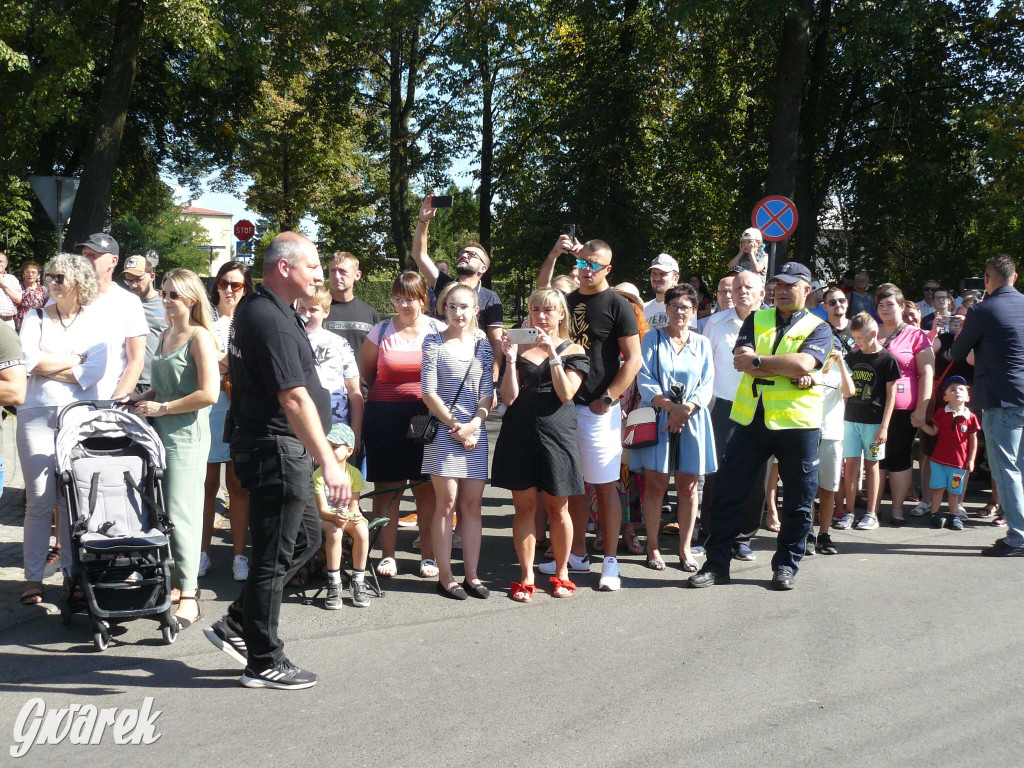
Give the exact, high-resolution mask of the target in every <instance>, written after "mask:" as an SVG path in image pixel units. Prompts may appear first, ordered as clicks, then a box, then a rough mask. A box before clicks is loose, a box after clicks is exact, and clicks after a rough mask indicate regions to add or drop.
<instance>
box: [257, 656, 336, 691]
mask: <svg viewBox="0 0 1024 768" xmlns="http://www.w3.org/2000/svg"><path fill="white" fill-rule="evenodd" d="M316 680H317V677H316V673H314V672H307V671H306V670H305V669H300V668H299V667H296V666H295V665H294V664H292V663H291V662H290V661H288V659H282V660H281V661H279V662H277V664H275V665H274V666H272V667H270V668H269V669H264V670H263V671H262V672H253V671H252V670H251V669H249V667H246V668H245V672H243V673H242V677H241V678H240V679H239V682H240V683H241V684H242V685H244V686H245V687H246V688H280V689H281V690H292V691H299V690H302V689H303V688H312V687H313V686H314V685H316Z"/></svg>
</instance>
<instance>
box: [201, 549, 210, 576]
mask: <svg viewBox="0 0 1024 768" xmlns="http://www.w3.org/2000/svg"><path fill="white" fill-rule="evenodd" d="M209 570H210V556H209V555H208V554H206V553H205V552H200V553H199V575H200V576H205V575H206V574H207V572H208V571H209Z"/></svg>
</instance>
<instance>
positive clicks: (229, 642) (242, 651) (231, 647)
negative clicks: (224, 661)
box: [203, 618, 249, 666]
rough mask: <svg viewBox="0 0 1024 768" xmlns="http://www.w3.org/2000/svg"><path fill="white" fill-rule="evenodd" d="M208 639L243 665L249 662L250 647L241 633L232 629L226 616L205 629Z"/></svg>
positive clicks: (204, 632)
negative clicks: (236, 632)
mask: <svg viewBox="0 0 1024 768" xmlns="http://www.w3.org/2000/svg"><path fill="white" fill-rule="evenodd" d="M203 634H204V635H206V639H207V640H209V641H210V642H211V643H213V644H214V645H215V646H217V647H218V648H220V650H222V651H224V653H226V654H227V655H228V656H230V657H231V658H232V659H234V660H235V661H237V662H238V663H239V664H242V665H243V666H244V665H245V664H247V663H248V662H249V659H248V655H249V649H248V648H247V647H246V645H245V640H243V639H242V636H241V635H237V634H235V633H234V632H232V631H231V628H230V627H229V626H228V622H227V619H226V618H221V619H218V620H217V621H215V622H214V623H213V624H211V625H210V626H208V627H206V628H205V629H204V630H203Z"/></svg>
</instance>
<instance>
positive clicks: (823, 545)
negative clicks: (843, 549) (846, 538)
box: [817, 533, 839, 555]
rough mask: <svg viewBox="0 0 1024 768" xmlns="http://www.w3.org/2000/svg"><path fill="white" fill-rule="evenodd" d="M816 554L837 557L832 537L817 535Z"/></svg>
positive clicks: (824, 534) (823, 534) (822, 534)
mask: <svg viewBox="0 0 1024 768" xmlns="http://www.w3.org/2000/svg"><path fill="white" fill-rule="evenodd" d="M817 549H818V552H819V553H821V554H823V555H838V554H839V550H838V549H836V545H835V544H833V543H832V537H831V536H829V535H828V534H827V533H819V534H818V546H817Z"/></svg>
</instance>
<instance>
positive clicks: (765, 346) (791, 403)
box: [731, 309, 824, 429]
mask: <svg viewBox="0 0 1024 768" xmlns="http://www.w3.org/2000/svg"><path fill="white" fill-rule="evenodd" d="M823 322H824V321H823V320H822V319H821V318H820V317H818V316H817V315H815V314H813V313H811V312H808V313H807V314H805V315H804V316H803V317H801V318H800V319H799V320H797V321H796V322H795V323H794V324H793V325H791V326H790V327H789V328H788V329H787V330H786V332H785V333H784V334H783V336H782V339H781V341H779V346H778V347H775V335H776V327H775V310H774V309H761V310H758V311H757V312H755V313H754V351H755V352H756V353H757V354H758V355H762V356H767V355H785V354H788V353H790V352H799V351H800V347H801V346H802V345H803V343H804V342H805V341H806V340H807V337H808V336H810V335H811V333H812V332H813V331H814V329H815V328H817V327H818V326H819V325H820V324H821V323H823ZM773 350H774V351H773ZM823 399H824V397H823V393H822V390H821V387H810V388H808V389H800V388H799V387H797V386H796V385H795V384H794V383H793V382H792V381H790V380H789V377H787V376H767V375H761V374H760V372H759V371H755V372H754V374H753V375H751V374H749V373H744V374H743V378H742V379H741V380H740V386H739V389H737V390H736V399H735V400H733V403H732V413H731V418H732V420H733V421H735V422H736V423H737V424H744V425H746V424H749V423H750V422H751V421H753V419H754V413H755V412H756V411H757V403H758V401H760V402H761V403H762V405H763V406H764V424H765V426H766V427H768V429H819V428H820V427H821V418H822V410H823V408H822V406H823V402H822V401H823Z"/></svg>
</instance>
